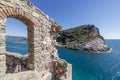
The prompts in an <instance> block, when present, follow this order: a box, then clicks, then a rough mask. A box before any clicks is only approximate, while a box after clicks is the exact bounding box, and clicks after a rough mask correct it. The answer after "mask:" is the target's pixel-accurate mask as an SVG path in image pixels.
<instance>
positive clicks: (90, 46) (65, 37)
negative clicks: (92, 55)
mask: <svg viewBox="0 0 120 80" xmlns="http://www.w3.org/2000/svg"><path fill="white" fill-rule="evenodd" d="M57 41H58V43H59V44H60V45H64V46H63V47H65V48H69V49H74V50H80V51H85V52H104V51H109V50H110V48H109V47H108V46H107V45H106V44H105V40H104V38H103V37H102V36H101V35H100V33H99V29H98V28H97V27H95V26H94V25H82V26H79V27H76V28H72V29H68V30H63V31H62V32H61V33H60V36H59V37H58V38H57Z"/></svg>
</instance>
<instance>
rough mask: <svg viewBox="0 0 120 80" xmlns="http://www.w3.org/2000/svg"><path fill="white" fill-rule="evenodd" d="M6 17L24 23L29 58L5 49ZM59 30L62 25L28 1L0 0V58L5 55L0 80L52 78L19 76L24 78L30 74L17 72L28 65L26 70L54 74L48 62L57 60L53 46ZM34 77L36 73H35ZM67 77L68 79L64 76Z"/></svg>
mask: <svg viewBox="0 0 120 80" xmlns="http://www.w3.org/2000/svg"><path fill="white" fill-rule="evenodd" d="M8 17H10V18H16V19H18V20H20V21H21V22H23V23H24V24H26V26H27V31H28V58H27V57H26V58H24V57H23V56H21V55H15V54H12V55H11V54H9V53H7V52H6V50H5V33H6V18H8ZM60 30H61V27H60V26H59V25H57V23H56V22H54V21H53V20H52V19H50V18H49V17H48V16H47V15H45V14H44V13H43V12H42V11H40V10H39V9H38V8H36V7H35V6H34V5H32V4H31V3H30V2H29V1H28V0H0V54H1V55H2V54H3V55H2V57H3V56H5V55H6V58H7V59H6V61H4V60H3V59H2V57H0V80H51V78H49V75H48V77H45V79H36V77H34V78H30V79H28V78H24V79H23V76H21V75H25V76H27V77H28V76H30V75H29V74H28V72H26V71H25V72H23V73H22V72H20V71H23V70H22V69H24V68H26V67H27V68H28V70H33V72H34V71H36V72H37V73H40V72H41V71H47V72H48V73H49V72H51V74H53V73H52V70H53V67H51V66H52V64H51V63H52V61H53V60H58V59H59V57H58V54H57V50H56V48H55V44H56V41H55V38H56V37H57V35H58V32H59V31H60ZM4 53H5V54H4ZM1 55H0V56H1ZM2 60H3V61H2ZM5 64H6V65H5ZM66 64H68V63H66ZM2 65H3V66H2ZM63 66H64V65H63ZM66 67H69V66H66ZM6 72H7V73H6ZM15 72H16V74H15ZM19 72H20V73H19ZM8 73H13V74H8ZM37 73H36V74H37ZM2 75H4V76H2ZM11 75H12V76H11ZM10 76H11V77H10ZM19 76H20V78H19ZM34 76H37V75H35V74H34ZM43 76H44V75H43ZM16 77H17V78H16ZM50 77H51V76H50ZM62 80H64V79H62ZM66 80H70V79H67V78H66Z"/></svg>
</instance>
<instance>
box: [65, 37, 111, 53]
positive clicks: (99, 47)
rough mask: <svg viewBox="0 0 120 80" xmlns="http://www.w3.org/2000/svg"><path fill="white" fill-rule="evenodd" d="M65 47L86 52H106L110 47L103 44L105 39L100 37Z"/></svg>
mask: <svg viewBox="0 0 120 80" xmlns="http://www.w3.org/2000/svg"><path fill="white" fill-rule="evenodd" d="M65 47H66V48H70V49H75V50H80V51H86V52H98V53H99V52H106V51H109V50H110V48H109V47H108V46H107V45H106V44H105V41H104V40H103V39H101V38H94V39H91V40H88V41H84V42H82V43H79V42H78V43H76V44H74V45H72V46H65Z"/></svg>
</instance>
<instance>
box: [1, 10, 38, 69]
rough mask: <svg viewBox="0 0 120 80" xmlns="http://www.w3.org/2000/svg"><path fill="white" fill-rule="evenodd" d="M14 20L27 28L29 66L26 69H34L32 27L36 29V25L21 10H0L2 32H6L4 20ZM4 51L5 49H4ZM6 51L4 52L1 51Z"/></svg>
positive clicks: (27, 14)
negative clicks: (8, 18)
mask: <svg viewBox="0 0 120 80" xmlns="http://www.w3.org/2000/svg"><path fill="white" fill-rule="evenodd" d="M7 17H10V18H16V19H17V20H20V21H21V22H23V23H24V24H25V25H26V26H27V33H28V62H29V64H30V66H28V68H30V69H34V66H33V65H34V52H33V51H34V27H36V26H37V25H36V24H37V23H36V21H35V20H34V18H32V16H30V15H29V13H27V12H25V11H23V10H21V9H14V8H7V9H2V10H0V21H1V22H0V23H2V27H3V28H4V30H6V29H5V28H6V18H7ZM5 33H6V31H3V34H5ZM4 36H5V35H3V37H2V38H3V39H4V40H5V37H4ZM2 44H3V47H5V45H4V44H5V42H4V43H3V42H2ZM4 49H5V48H4ZM3 51H6V50H3Z"/></svg>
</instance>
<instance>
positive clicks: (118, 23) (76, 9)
mask: <svg viewBox="0 0 120 80" xmlns="http://www.w3.org/2000/svg"><path fill="white" fill-rule="evenodd" d="M30 1H31V2H32V3H33V4H34V5H35V6H37V7H38V8H40V9H41V10H42V11H43V12H44V13H46V14H47V15H49V17H50V18H52V19H54V20H55V21H56V22H57V23H58V24H59V25H61V26H62V28H63V29H68V28H72V27H75V26H79V25H83V24H94V25H96V26H97V27H98V28H99V29H100V33H101V35H102V36H103V37H104V38H106V39H120V0H30ZM12 23H13V25H12ZM18 23H19V22H16V20H12V22H11V19H8V21H7V34H13V30H12V28H14V31H16V32H15V34H14V35H20V34H21V35H25V33H26V30H25V29H23V28H25V27H21V26H24V25H23V24H20V25H19V24H18ZM9 24H10V25H9ZM9 27H10V28H9ZM19 28H21V29H19ZM17 29H18V31H17ZM20 30H22V32H21V31H20Z"/></svg>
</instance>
